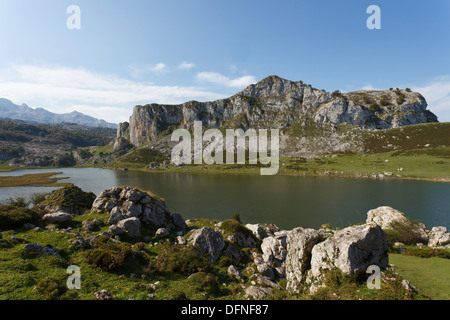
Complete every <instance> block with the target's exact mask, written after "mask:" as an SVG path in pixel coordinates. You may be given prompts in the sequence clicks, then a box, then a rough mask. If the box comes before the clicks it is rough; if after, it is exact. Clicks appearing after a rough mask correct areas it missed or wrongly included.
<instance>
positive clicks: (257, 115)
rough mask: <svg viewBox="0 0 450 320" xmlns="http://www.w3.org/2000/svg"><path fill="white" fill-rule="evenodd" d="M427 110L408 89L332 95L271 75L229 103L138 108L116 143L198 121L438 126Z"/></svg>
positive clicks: (157, 135) (217, 123) (229, 125)
mask: <svg viewBox="0 0 450 320" xmlns="http://www.w3.org/2000/svg"><path fill="white" fill-rule="evenodd" d="M426 108H427V102H426V101H425V98H424V97H423V96H422V95H421V94H420V93H417V92H411V90H409V89H406V90H400V89H395V90H394V89H389V90H372V91H366V90H361V91H355V92H348V93H340V92H339V91H335V92H333V93H329V92H326V91H324V90H319V89H315V88H313V87H312V86H311V85H307V84H304V83H303V82H302V81H296V82H294V81H289V80H286V79H282V78H280V77H278V76H269V77H267V78H265V79H263V80H261V81H260V82H258V83H256V84H252V85H250V86H248V87H247V88H246V89H244V90H243V91H241V92H239V93H237V94H235V95H233V96H231V97H229V98H226V99H221V100H217V101H212V102H197V101H190V102H186V103H183V104H179V105H160V104H149V105H145V106H136V107H135V108H134V111H133V114H132V116H131V117H130V121H129V123H123V124H120V125H119V128H118V138H125V139H127V140H128V141H130V142H131V144H133V145H135V146H140V145H142V144H145V143H147V142H150V141H154V140H157V139H158V138H160V137H162V136H164V135H166V134H170V133H171V131H172V130H174V129H176V128H188V129H192V126H193V123H194V121H202V122H203V125H204V126H205V127H208V128H242V129H244V130H246V129H248V128H255V129H258V128H265V129H274V128H278V129H282V128H288V127H290V126H291V125H292V124H294V123H295V124H300V125H303V126H307V125H314V124H327V125H331V126H334V125H339V124H346V125H354V126H357V127H359V128H362V129H388V128H394V127H399V126H405V125H411V124H419V123H427V122H437V117H436V116H435V115H434V114H433V113H431V112H430V111H428V110H427V109H426Z"/></svg>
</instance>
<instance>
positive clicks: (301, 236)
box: [286, 228, 321, 292]
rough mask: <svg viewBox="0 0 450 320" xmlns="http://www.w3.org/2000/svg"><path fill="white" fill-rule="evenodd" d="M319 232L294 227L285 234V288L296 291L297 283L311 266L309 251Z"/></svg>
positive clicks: (314, 243) (316, 241)
mask: <svg viewBox="0 0 450 320" xmlns="http://www.w3.org/2000/svg"><path fill="white" fill-rule="evenodd" d="M320 239H321V237H320V233H319V231H317V230H314V229H303V228H296V229H293V230H292V231H290V232H289V233H288V235H287V254H286V280H287V288H286V289H287V290H289V291H290V292H297V286H298V284H299V283H301V282H302V281H304V280H305V273H306V271H307V270H309V269H310V268H311V251H312V249H313V247H314V245H316V244H317V243H318V242H319V240H320Z"/></svg>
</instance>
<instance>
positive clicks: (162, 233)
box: [155, 228, 169, 238]
mask: <svg viewBox="0 0 450 320" xmlns="http://www.w3.org/2000/svg"><path fill="white" fill-rule="evenodd" d="M167 236H169V230H167V229H166V228H159V229H158V230H156V233H155V237H157V238H165V237H167Z"/></svg>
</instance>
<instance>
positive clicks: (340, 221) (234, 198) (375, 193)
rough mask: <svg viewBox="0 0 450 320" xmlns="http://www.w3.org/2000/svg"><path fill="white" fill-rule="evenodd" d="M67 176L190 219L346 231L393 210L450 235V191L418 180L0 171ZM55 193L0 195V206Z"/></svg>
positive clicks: (4, 191)
mask: <svg viewBox="0 0 450 320" xmlns="http://www.w3.org/2000/svg"><path fill="white" fill-rule="evenodd" d="M40 172H63V173H62V174H61V175H59V176H62V177H69V179H66V180H60V181H61V182H71V183H73V184H75V185H77V186H79V187H80V188H82V189H83V190H84V191H92V192H94V193H95V194H98V193H100V191H102V190H103V189H107V188H111V187H114V186H119V185H129V186H133V187H139V188H142V189H145V190H150V191H152V192H153V193H156V194H158V195H159V196H161V197H163V198H164V199H165V202H166V204H167V206H168V207H169V209H170V210H171V211H172V212H178V213H180V214H181V215H182V216H183V217H184V218H185V219H192V218H202V217H204V218H210V219H218V220H224V219H228V218H231V217H232V216H233V214H234V213H239V214H240V216H241V220H242V221H243V222H244V223H273V224H275V225H277V226H279V227H280V228H283V229H292V228H295V227H309V228H319V227H320V225H322V224H324V223H329V224H330V225H331V226H333V227H341V228H342V227H346V226H349V225H351V224H355V223H360V222H364V221H365V220H366V217H367V211H368V210H370V209H373V208H376V207H379V206H391V207H393V208H395V209H397V210H400V211H403V212H404V213H405V214H406V216H407V217H410V218H412V219H415V220H418V221H421V222H423V223H424V224H425V225H426V226H427V227H428V228H429V229H431V228H432V227H434V226H445V227H447V228H448V229H450V221H449V220H450V219H449V217H450V184H449V183H435V182H427V181H410V180H388V179H386V180H371V179H352V178H334V177H297V176H278V175H275V176H259V175H248V176H247V175H201V174H187V173H152V172H138V171H117V170H107V169H99V168H58V169H30V170H19V171H14V172H0V175H6V176H8V175H9V176H11V175H23V174H27V173H40ZM54 189H55V188H50V187H28V186H23V187H11V188H0V202H5V201H6V200H7V199H9V198H11V197H12V198H14V197H18V196H25V197H29V196H30V195H32V194H33V193H36V192H50V191H52V190H54Z"/></svg>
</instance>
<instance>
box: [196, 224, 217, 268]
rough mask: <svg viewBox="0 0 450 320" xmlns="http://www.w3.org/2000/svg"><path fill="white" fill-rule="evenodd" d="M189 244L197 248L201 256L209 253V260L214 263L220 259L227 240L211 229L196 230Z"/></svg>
mask: <svg viewBox="0 0 450 320" xmlns="http://www.w3.org/2000/svg"><path fill="white" fill-rule="evenodd" d="M188 242H189V243H190V244H191V245H194V246H196V247H197V248H198V250H199V252H200V254H205V253H208V259H209V260H210V261H211V262H212V263H214V262H216V261H217V259H219V256H220V252H221V251H222V249H223V248H224V247H225V240H224V238H223V236H222V234H221V233H220V231H217V230H214V229H212V228H209V227H203V228H201V229H197V230H194V232H192V234H191V235H190V237H189V239H188Z"/></svg>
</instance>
